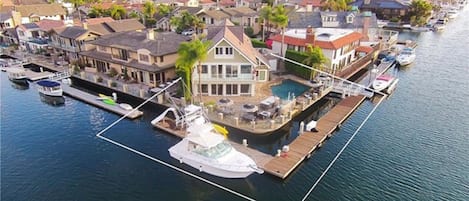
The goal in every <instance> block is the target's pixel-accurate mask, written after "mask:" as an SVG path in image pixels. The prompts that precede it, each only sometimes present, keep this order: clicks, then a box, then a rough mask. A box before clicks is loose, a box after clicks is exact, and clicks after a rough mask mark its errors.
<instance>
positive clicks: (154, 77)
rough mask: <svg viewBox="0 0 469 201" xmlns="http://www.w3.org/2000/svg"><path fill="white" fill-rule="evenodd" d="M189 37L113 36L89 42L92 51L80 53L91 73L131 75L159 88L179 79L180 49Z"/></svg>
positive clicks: (171, 34) (138, 33) (151, 33)
mask: <svg viewBox="0 0 469 201" xmlns="http://www.w3.org/2000/svg"><path fill="white" fill-rule="evenodd" d="M187 40H189V38H187V37H186V36H183V35H180V34H176V33H174V32H161V33H157V32H154V31H153V30H152V29H149V30H146V31H127V32H121V33H113V34H109V35H105V36H102V37H101V38H99V39H97V40H94V41H91V42H89V43H88V46H89V51H84V52H80V60H81V61H83V62H84V63H85V64H86V66H87V67H88V68H87V70H92V71H95V72H102V73H108V72H110V70H111V69H114V70H116V72H118V74H120V75H121V76H123V75H124V74H126V73H127V76H129V78H130V79H132V80H134V81H135V82H137V83H142V84H146V85H148V86H153V87H156V86H158V85H159V84H162V83H165V82H166V81H168V80H171V79H173V78H175V77H176V73H175V67H174V65H175V63H176V59H177V57H178V55H177V49H178V47H179V44H180V43H181V42H184V41H187Z"/></svg>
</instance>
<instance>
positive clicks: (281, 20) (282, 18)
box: [272, 5, 288, 56]
mask: <svg viewBox="0 0 469 201" xmlns="http://www.w3.org/2000/svg"><path fill="white" fill-rule="evenodd" d="M272 22H273V23H274V24H275V26H276V27H277V28H279V29H280V32H281V34H282V44H281V45H280V52H281V55H282V56H285V53H284V52H283V46H284V43H285V28H286V27H287V25H288V14H287V11H286V10H285V7H284V6H283V5H277V6H275V7H274V10H273V17H272Z"/></svg>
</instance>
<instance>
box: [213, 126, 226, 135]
mask: <svg viewBox="0 0 469 201" xmlns="http://www.w3.org/2000/svg"><path fill="white" fill-rule="evenodd" d="M212 125H213V128H215V130H216V131H217V132H218V133H220V134H222V135H224V136H225V137H227V136H228V130H226V128H225V127H223V126H220V125H218V124H214V123H212Z"/></svg>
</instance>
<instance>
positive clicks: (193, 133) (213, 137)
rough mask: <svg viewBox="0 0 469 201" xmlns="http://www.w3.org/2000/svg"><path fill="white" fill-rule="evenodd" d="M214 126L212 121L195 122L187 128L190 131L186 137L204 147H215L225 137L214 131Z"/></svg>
mask: <svg viewBox="0 0 469 201" xmlns="http://www.w3.org/2000/svg"><path fill="white" fill-rule="evenodd" d="M213 130H214V127H213V125H212V124H210V123H206V124H195V125H192V126H190V127H188V128H187V132H188V133H189V134H188V135H187V136H186V138H185V139H187V140H189V141H191V142H193V143H195V144H198V145H200V146H203V147H207V148H209V147H214V146H216V145H217V144H219V143H221V142H223V140H224V139H225V138H224V137H223V136H222V135H220V134H216V133H214V132H213Z"/></svg>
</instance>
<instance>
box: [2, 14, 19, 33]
mask: <svg viewBox="0 0 469 201" xmlns="http://www.w3.org/2000/svg"><path fill="white" fill-rule="evenodd" d="M15 25H16V24H15V21H14V20H13V16H12V14H11V11H7V12H1V13H0V30H4V29H9V28H14V27H15Z"/></svg>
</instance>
